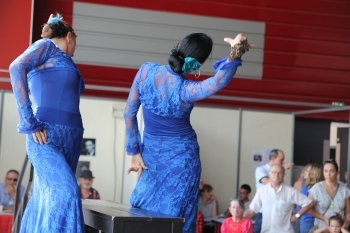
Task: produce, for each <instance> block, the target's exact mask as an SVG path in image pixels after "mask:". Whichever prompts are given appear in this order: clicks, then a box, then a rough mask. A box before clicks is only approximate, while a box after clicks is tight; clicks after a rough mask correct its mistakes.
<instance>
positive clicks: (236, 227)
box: [221, 199, 253, 233]
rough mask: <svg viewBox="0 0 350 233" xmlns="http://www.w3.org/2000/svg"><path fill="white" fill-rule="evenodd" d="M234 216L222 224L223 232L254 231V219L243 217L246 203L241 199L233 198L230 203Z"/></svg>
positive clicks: (251, 232) (248, 232) (241, 232)
mask: <svg viewBox="0 0 350 233" xmlns="http://www.w3.org/2000/svg"><path fill="white" fill-rule="evenodd" d="M229 210H230V213H231V215H232V217H229V218H226V219H225V220H224V222H223V223H222V225H221V233H253V224H252V221H251V220H250V219H248V218H243V212H244V203H243V201H242V200H239V199H232V200H231V203H230V208H229Z"/></svg>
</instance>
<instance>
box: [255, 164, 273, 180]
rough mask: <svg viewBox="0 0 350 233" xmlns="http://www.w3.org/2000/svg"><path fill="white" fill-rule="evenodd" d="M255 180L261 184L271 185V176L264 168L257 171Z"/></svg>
mask: <svg viewBox="0 0 350 233" xmlns="http://www.w3.org/2000/svg"><path fill="white" fill-rule="evenodd" d="M255 180H257V181H258V182H259V183H261V184H268V183H270V179H269V174H268V173H267V172H266V169H264V167H263V166H260V167H257V168H256V169H255Z"/></svg>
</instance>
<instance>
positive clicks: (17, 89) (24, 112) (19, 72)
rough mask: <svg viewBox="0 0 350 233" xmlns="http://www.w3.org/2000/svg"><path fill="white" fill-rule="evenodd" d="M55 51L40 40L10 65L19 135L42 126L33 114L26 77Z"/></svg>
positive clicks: (45, 40) (47, 40)
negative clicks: (18, 119)
mask: <svg viewBox="0 0 350 233" xmlns="http://www.w3.org/2000/svg"><path fill="white" fill-rule="evenodd" d="M56 51H57V47H56V46H55V44H53V43H52V42H51V40H49V39H42V40H39V41H37V42H35V43H34V44H32V45H31V46H30V47H29V48H28V49H27V50H26V51H25V52H24V53H23V54H21V55H20V56H19V57H18V58H16V59H15V60H14V61H13V62H12V63H11V65H10V68H9V70H10V77H11V85H12V89H13V93H14V95H15V98H16V102H17V108H18V113H19V118H20V121H19V124H18V126H17V128H18V132H20V133H27V134H29V133H33V132H36V131H37V130H39V129H41V128H42V126H43V124H42V123H41V122H40V121H38V120H37V119H36V118H35V116H34V114H33V109H32V103H31V101H30V99H29V88H28V80H27V75H28V73H29V72H30V71H31V70H33V69H35V68H36V67H39V66H41V65H43V64H44V63H45V61H47V60H48V59H49V58H50V56H51V55H52V54H54V53H55V52H56ZM46 65H50V64H46Z"/></svg>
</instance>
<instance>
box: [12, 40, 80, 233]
mask: <svg viewBox="0 0 350 233" xmlns="http://www.w3.org/2000/svg"><path fill="white" fill-rule="evenodd" d="M10 76H11V84H12V88H13V92H14V95H15V98H16V101H17V107H18V112H19V118H20V122H19V124H18V131H19V132H20V133H25V134H27V139H26V142H27V153H28V157H29V159H30V161H31V163H32V164H33V166H34V181H35V182H34V188H33V195H32V198H31V199H30V201H29V203H28V205H27V208H26V210H25V213H24V216H23V219H22V223H21V230H20V232H22V233H24V232H28V233H32V232H36V233H41V232H45V233H47V232H50V233H56V232H57V233H58V232H60V233H80V232H85V230H84V219H83V214H82V206H81V199H80V190H79V187H78V185H77V181H76V179H75V170H76V167H77V163H78V159H79V156H80V150H81V143H82V135H83V126H82V120H81V116H80V111H79V102H80V94H81V92H82V90H83V89H84V82H83V80H82V78H81V75H80V72H79V70H78V69H77V67H76V66H75V64H74V62H73V60H72V59H71V57H69V56H67V55H66V54H65V53H64V52H62V51H61V50H60V49H59V48H58V47H57V46H56V45H55V44H54V43H53V42H52V41H51V40H49V39H42V40H39V41H37V42H35V43H34V44H33V45H31V46H30V47H29V48H28V49H27V50H26V51H25V52H24V53H23V54H22V55H20V56H19V57H18V58H17V59H16V60H15V61H13V62H12V64H11V65H10ZM29 91H30V93H31V96H32V101H33V107H32V103H31V100H30V99H29ZM40 129H45V130H46V131H47V143H46V144H44V145H40V144H38V143H36V142H34V140H33V137H32V133H33V132H36V131H38V130H40Z"/></svg>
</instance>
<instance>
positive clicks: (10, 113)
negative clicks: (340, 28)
mask: <svg viewBox="0 0 350 233" xmlns="http://www.w3.org/2000/svg"><path fill="white" fill-rule="evenodd" d="M124 105H125V100H112V99H102V98H92V97H82V98H81V105H80V109H81V114H82V118H83V124H84V128H85V132H84V138H95V139H96V156H80V159H79V160H80V161H90V169H91V170H92V171H93V174H94V176H95V177H96V178H95V180H94V184H93V186H94V188H96V189H97V190H98V191H99V192H100V194H101V197H102V199H104V200H114V201H116V202H121V203H124V204H129V197H130V194H131V192H132V189H133V187H134V185H135V183H136V173H132V174H130V175H126V171H127V169H128V168H129V166H130V157H129V156H127V155H125V151H124V144H125V125H124V119H123V118H122V115H121V114H122V112H123V109H124ZM2 111H3V112H2V113H3V119H2V122H1V123H2V131H1V141H0V142H1V144H0V177H4V176H5V173H6V171H7V170H8V169H10V168H14V169H18V170H20V169H21V166H22V164H23V160H24V156H25V136H24V135H20V134H18V133H17V130H16V125H17V122H18V116H17V109H16V104H15V101H14V97H13V94H12V93H11V92H6V93H5V95H4V106H3V109H2ZM241 114H242V118H240V110H237V109H224V108H212V107H195V108H194V110H193V114H192V116H191V123H192V125H193V128H194V129H195V130H196V132H197V135H198V140H199V144H200V153H201V154H200V156H201V162H202V179H203V180H204V182H205V183H209V184H211V185H212V186H213V187H214V194H215V195H216V196H217V198H218V201H219V210H220V212H221V213H222V212H224V211H225V209H226V208H227V206H228V202H229V199H230V198H231V197H235V196H236V193H237V189H236V187H237V185H241V184H242V183H248V184H250V185H251V187H252V188H253V190H255V183H254V170H255V169H254V168H253V167H252V161H251V159H252V156H251V154H252V150H254V149H264V148H268V147H271V148H279V149H282V150H283V151H284V152H285V154H286V161H292V146H293V145H292V142H293V128H294V125H293V122H294V117H293V115H291V114H282V113H272V112H258V111H246V110H243V111H242V113H241ZM138 118H139V124H140V125H139V127H140V128H141V130H142V128H143V124H142V118H141V113H140V112H139V115H138ZM240 127H241V135H240V134H239V128H240ZM239 140H241V141H239ZM239 149H240V150H239ZM239 156H240V162H239V163H238V157H239ZM239 165H240V166H239ZM238 168H239V174H238ZM290 177H291V174H290V172H287V175H286V178H285V181H286V183H290ZM27 179H28V175H27V174H26V177H25V181H27ZM237 180H238V182H237ZM252 194H254V191H253V193H252Z"/></svg>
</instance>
